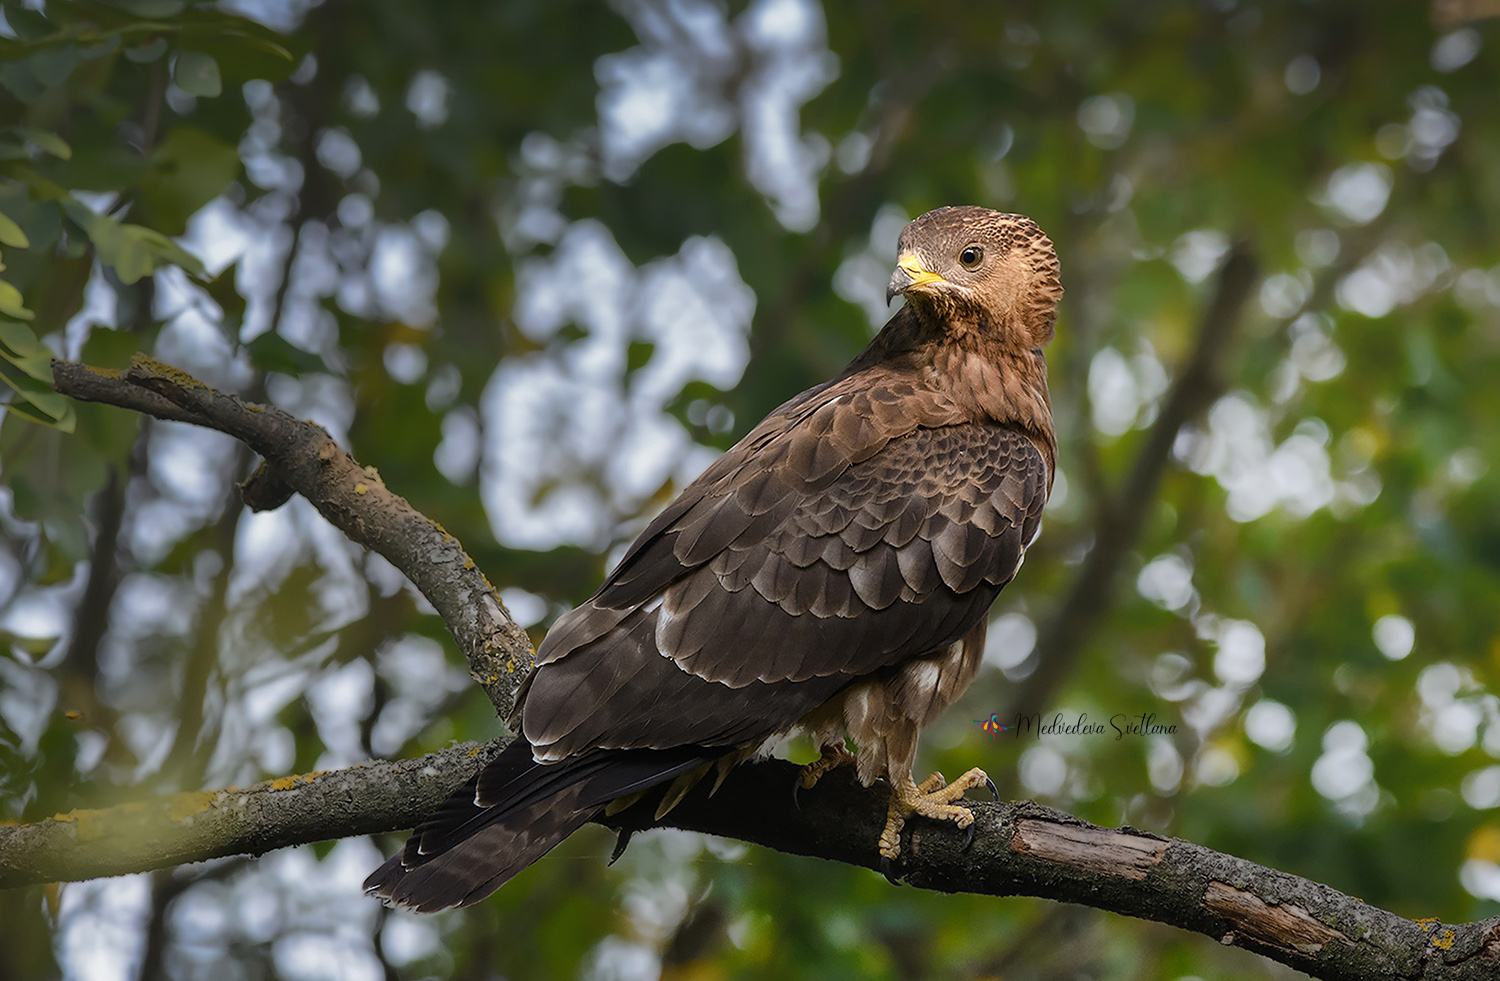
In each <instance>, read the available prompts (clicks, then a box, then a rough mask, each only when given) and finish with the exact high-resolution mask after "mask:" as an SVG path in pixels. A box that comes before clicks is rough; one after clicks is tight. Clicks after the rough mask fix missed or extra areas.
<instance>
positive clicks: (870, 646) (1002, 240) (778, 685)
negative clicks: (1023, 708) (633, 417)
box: [365, 206, 1062, 912]
mask: <svg viewBox="0 0 1500 981" xmlns="http://www.w3.org/2000/svg"><path fill="white" fill-rule="evenodd" d="M898 255H899V258H898V260H897V263H896V269H895V272H894V274H893V275H892V277H891V281H890V287H889V289H888V290H887V300H888V301H889V300H890V299H892V298H894V297H895V296H897V295H901V296H904V297H905V298H906V303H905V305H904V306H903V307H902V308H901V309H900V310H899V311H897V313H896V314H895V315H894V316H893V317H892V318H891V319H890V321H889V322H888V323H887V324H886V325H885V327H884V328H883V329H882V330H881V331H880V333H879V334H878V335H876V337H875V338H874V340H873V341H871V343H870V345H869V346H868V347H867V348H866V349H865V350H864V351H863V352H862V353H861V354H860V355H859V356H858V357H856V358H855V359H854V360H853V361H852V362H850V363H849V366H848V367H846V368H845V369H844V370H843V372H842V373H841V374H839V375H838V376H837V377H836V378H834V379H832V380H831V381H828V382H825V383H824V384H822V385H818V386H817V387H815V388H811V389H809V390H807V391H805V392H803V393H802V394H800V395H798V396H796V397H794V398H793V399H791V401H789V402H787V403H785V404H784V405H782V406H781V407H780V408H778V409H776V410H775V411H774V412H772V413H771V414H770V415H769V416H767V417H766V418H765V420H764V421H762V422H761V423H760V424H759V425H758V426H756V427H755V428H754V429H753V430H751V431H750V433H749V435H747V436H746V437H745V438H744V439H742V440H740V441H739V442H738V443H737V444H735V446H734V447H733V448H732V449H730V450H729V452H727V453H725V454H724V455H723V456H722V457H720V458H719V459H718V460H717V461H716V462H715V463H714V464H712V465H711V466H710V467H709V468H708V469H707V470H705V471H704V472H703V474H702V476H700V477H699V478H698V479H697V480H695V481H693V483H692V484H690V485H689V486H688V487H687V488H686V489H685V490H684V491H683V492H682V494H681V495H680V496H679V497H678V498H677V499H676V500H675V501H673V502H672V503H671V504H670V505H668V507H667V508H666V510H664V511H662V513H661V514H659V515H658V516H657V517H656V519H655V520H653V521H652V522H651V523H650V525H649V526H648V527H647V528H646V530H645V531H644V532H643V533H642V534H641V536H640V537H639V538H638V539H636V541H635V543H634V544H633V545H632V546H631V547H630V549H629V551H627V552H626V553H625V557H624V558H623V559H622V560H621V561H620V564H619V565H618V566H617V567H616V568H615V570H614V571H613V572H612V573H611V574H610V575H609V578H608V579H606V580H605V582H604V585H602V586H600V587H599V590H598V592H596V593H595V594H594V595H593V597H592V598H590V599H589V600H588V602H586V603H584V604H583V605H582V606H580V607H578V608H577V609H576V610H573V611H572V612H570V613H567V614H565V615H564V616H562V617H560V618H559V619H558V620H557V622H556V623H555V624H554V625H553V627H552V629H551V630H550V631H549V632H548V634H547V636H546V638H545V639H544V640H543V641H542V644H541V646H540V648H539V649H538V651H537V662H536V667H535V669H534V670H533V671H532V672H531V674H530V675H529V676H528V677H527V678H526V680H525V682H524V683H523V684H522V686H521V689H520V691H519V693H518V695H517V699H516V709H515V712H514V713H513V715H512V717H511V729H512V731H513V732H516V733H517V736H516V738H515V740H514V741H513V742H511V744H510V745H509V746H508V747H507V748H506V749H505V750H504V751H502V752H501V753H500V754H499V755H498V756H497V757H496V758H495V759H494V760H493V761H492V762H490V763H489V764H488V765H487V766H485V767H484V769H483V770H481V772H480V773H479V774H478V775H476V776H475V777H474V778H473V780H471V781H470V782H469V784H468V785H467V786H466V787H464V788H462V789H461V790H459V791H458V792H457V793H455V794H454V795H453V796H452V797H451V798H449V800H448V801H447V802H446V803H445V804H444V805H443V806H442V807H441V808H440V809H439V810H438V811H437V813H436V814H434V815H433V816H432V817H430V818H429V819H428V820H427V821H425V822H424V823H423V824H422V825H421V826H420V827H418V828H417V829H416V831H414V832H413V833H412V836H411V838H410V840H409V841H408V842H407V844H406V847H405V849H404V850H403V851H402V852H401V853H400V854H398V855H396V856H395V857H393V858H392V859H390V861H388V862H386V863H385V864H384V865H383V866H381V867H380V868H379V869H378V870H377V871H376V872H375V873H374V874H372V875H371V876H370V878H369V879H368V880H367V881H366V883H365V888H366V890H367V891H368V892H370V893H372V894H374V895H377V896H380V897H382V898H383V899H385V900H386V901H388V902H390V903H393V904H396V905H399V906H405V907H408V908H412V909H416V910H420V911H423V912H427V911H432V910H438V909H443V908H445V907H449V906H464V905H468V904H470V903H474V902H477V901H478V900H480V899H482V898H483V897H485V896H487V895H489V893H491V892H492V891H494V890H495V889H497V888H498V887H499V886H500V885H501V884H503V883H504V882H505V881H506V880H508V879H509V878H511V877H512V876H513V875H515V874H516V873H517V872H519V871H520V870H521V869H523V868H525V867H526V866H527V865H529V864H531V863H532V862H533V861H535V860H536V859H537V858H539V857H540V856H541V855H542V854H544V853H545V852H546V851H547V850H548V849H550V848H552V847H553V846H554V845H556V844H557V843H558V842H560V841H561V840H562V839H563V838H565V837H567V836H568V835H569V834H571V833H572V832H573V831H574V830H575V829H577V828H578V827H579V826H581V825H582V824H584V823H585V822H586V821H588V820H590V819H592V818H594V817H597V816H600V815H601V814H602V813H604V812H605V810H606V809H607V808H610V807H611V806H612V805H613V806H614V807H618V806H620V805H621V802H623V801H631V800H633V799H635V798H636V797H637V796H639V795H640V793H641V792H642V791H645V790H647V789H650V788H653V787H659V786H660V785H663V784H666V785H669V786H668V787H667V788H666V790H665V792H664V796H663V798H662V802H661V804H660V805H659V806H658V815H660V814H661V813H664V812H665V811H666V810H668V809H670V807H671V806H672V805H673V804H675V802H676V801H678V800H680V799H681V797H682V795H683V794H684V793H686V792H687V791H688V790H689V789H691V787H692V786H693V785H694V784H696V783H697V782H698V781H699V780H701V779H703V778H704V777H705V776H707V775H708V774H709V773H710V772H711V771H713V770H714V769H716V768H717V770H718V777H719V779H721V780H722V779H723V775H724V774H725V773H727V772H728V770H729V768H731V767H732V766H733V765H735V764H736V763H739V762H741V761H743V760H745V759H748V758H750V757H752V756H754V755H755V754H756V753H757V752H760V751H762V749H763V748H764V747H767V746H769V745H771V744H773V743H774V742H775V741H776V740H777V739H778V738H780V737H782V736H784V735H785V734H787V733H788V732H790V731H793V730H801V731H804V732H807V733H809V734H810V735H811V736H812V737H813V738H814V739H815V740H816V743H817V745H818V746H819V747H820V749H821V752H822V755H821V757H820V758H819V759H818V760H817V761H815V762H814V763H811V764H809V765H808V766H807V767H805V768H804V769H803V771H802V774H801V778H800V780H801V784H802V786H804V787H811V786H812V785H813V784H815V783H816V782H817V780H818V778H819V777H820V776H821V775H822V774H823V773H825V772H827V771H828V770H830V769H832V768H833V767H836V766H841V765H852V766H854V767H855V769H856V772H857V774H858V777H859V780H860V781H861V782H862V783H863V784H864V785H866V786H870V785H872V784H873V783H874V782H875V781H876V780H877V779H881V778H883V779H885V780H886V781H887V782H888V783H889V785H890V805H889V812H888V816H887V822H886V826H885V829H884V831H883V832H882V834H881V835H880V840H879V841H878V842H871V847H872V848H878V849H879V852H880V854H881V855H882V856H883V857H884V859H886V860H887V861H888V860H890V859H892V858H894V857H895V856H896V855H897V854H899V851H900V847H901V839H900V835H901V829H902V827H903V825H904V824H905V822H906V821H907V819H908V818H910V817H912V816H914V815H919V816H922V817H927V818H935V819H940V820H949V821H953V822H955V823H956V824H957V825H959V826H960V827H967V826H969V825H970V824H971V823H972V822H973V820H974V818H973V815H972V813H971V812H970V811H969V810H968V809H966V808H964V807H961V806H959V805H957V804H955V803H953V802H954V801H956V800H958V799H960V798H961V797H962V796H963V794H964V791H965V790H967V789H969V788H972V787H975V786H980V785H983V784H985V783H987V782H988V778H987V777H986V776H985V775H984V773H983V772H981V771H980V770H978V769H974V770H970V771H969V772H968V773H966V774H964V775H963V776H962V777H960V778H959V779H958V780H955V781H954V782H953V783H951V784H945V783H944V781H943V778H942V776H941V775H939V774H933V775H932V776H931V777H929V778H928V779H927V780H926V781H924V782H923V783H921V784H917V783H916V782H915V781H914V780H913V778H912V763H913V760H914V757H915V755H916V748H917V733H918V731H919V730H920V729H922V728H923V727H924V726H926V725H928V724H929V723H930V722H932V720H933V719H934V718H935V717H936V716H937V714H938V713H939V712H941V711H942V710H943V709H944V708H945V707H946V706H947V705H949V704H950V703H951V702H953V701H954V699H956V698H958V696H959V695H960V694H962V693H963V691H964V689H965V688H967V687H968V685H969V682H970V681H972V680H973V678H974V676H975V674H976V672H977V671H978V669H979V665H980V661H981V657H982V654H983V650H984V636H985V625H986V617H987V614H988V611H989V608H990V605H991V603H992V602H993V601H994V599H995V597H996V595H997V594H998V593H999V592H1000V590H1001V588H1002V587H1004V586H1005V584H1006V583H1008V582H1010V580H1011V578H1012V577H1013V576H1014V575H1015V574H1016V570H1017V569H1019V568H1020V566H1021V560H1022V558H1023V557H1024V555H1025V552H1026V548H1027V546H1029V545H1030V544H1031V542H1032V540H1033V539H1034V538H1035V536H1036V534H1037V531H1038V529H1039V527H1040V522H1041V515H1042V508H1043V506H1044V505H1045V504H1046V501H1047V495H1048V494H1049V492H1050V491H1051V488H1052V477H1053V473H1054V468H1055V461H1056V455H1057V445H1056V440H1055V438H1054V435H1053V429H1052V413H1051V409H1050V407H1049V404H1048V399H1047V375H1046V362H1045V360H1044V359H1043V356H1042V348H1043V346H1044V345H1045V344H1046V343H1047V342H1048V341H1049V340H1050V339H1051V337H1052V332H1053V323H1054V321H1055V319H1056V305H1057V301H1058V298H1059V297H1060V296H1061V294H1062V286H1061V284H1060V282H1059V277H1058V264H1057V254H1056V252H1055V251H1054V250H1053V247H1052V243H1051V241H1050V240H1049V239H1048V238H1047V236H1046V235H1045V234H1043V233H1042V230H1041V229H1040V228H1038V227H1037V225H1036V223H1035V222H1033V221H1032V220H1031V219H1029V218H1026V217H1024V216H1022V215H1014V214H1001V213H999V212H995V211H991V210H988V209H986V208H979V207H970V206H965V207H949V208H940V209H938V210H936V211H930V212H928V213H927V214H924V215H922V216H921V217H919V218H917V219H915V220H914V221H912V222H911V223H910V224H908V225H907V226H906V227H905V229H903V230H902V232H901V236H900V240H899V242H898ZM851 743H852V744H853V746H854V747H855V748H854V751H853V752H851V751H850V750H849V749H848V744H851ZM715 786H717V784H715Z"/></svg>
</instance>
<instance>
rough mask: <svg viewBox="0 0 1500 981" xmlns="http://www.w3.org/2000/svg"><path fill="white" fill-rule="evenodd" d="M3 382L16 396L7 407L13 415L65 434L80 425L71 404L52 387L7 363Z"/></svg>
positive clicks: (0, 370) (1, 369) (0, 367)
mask: <svg viewBox="0 0 1500 981" xmlns="http://www.w3.org/2000/svg"><path fill="white" fill-rule="evenodd" d="M0 382H4V383H5V384H6V385H8V386H10V388H11V390H12V391H13V392H14V393H15V397H14V398H13V399H12V400H11V402H10V405H9V406H8V407H7V408H8V409H9V410H10V411H12V412H15V413H17V414H18V415H21V416H23V417H25V418H27V419H30V420H31V421H32V422H39V423H41V424H42V425H44V426H51V427H53V428H54V429H57V430H59V431H61V432H65V433H71V432H72V431H73V428H74V426H76V425H77V422H78V417H77V415H76V413H74V411H73V403H72V401H71V400H70V399H68V397H67V396H65V395H59V394H58V393H57V392H55V391H53V389H52V387H51V386H49V385H44V384H42V383H41V382H39V381H37V380H36V379H35V378H31V377H29V376H27V375H24V374H22V373H21V372H19V371H16V370H15V369H14V368H12V367H10V366H9V365H8V364H5V363H0Z"/></svg>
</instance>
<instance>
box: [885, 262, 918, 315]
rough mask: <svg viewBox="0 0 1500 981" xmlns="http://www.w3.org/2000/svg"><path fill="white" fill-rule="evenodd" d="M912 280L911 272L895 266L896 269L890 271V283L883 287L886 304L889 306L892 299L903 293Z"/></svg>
mask: <svg viewBox="0 0 1500 981" xmlns="http://www.w3.org/2000/svg"><path fill="white" fill-rule="evenodd" d="M912 282H913V279H912V278H911V273H909V272H907V271H906V270H905V269H902V268H901V267H900V266H897V267H896V271H895V272H893V273H891V281H890V283H889V284H888V285H887V286H886V288H885V303H886V306H890V303H891V301H892V300H894V299H895V298H896V297H898V296H900V295H901V294H902V293H905V292H906V291H907V289H909V288H910V287H911V284H912Z"/></svg>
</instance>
